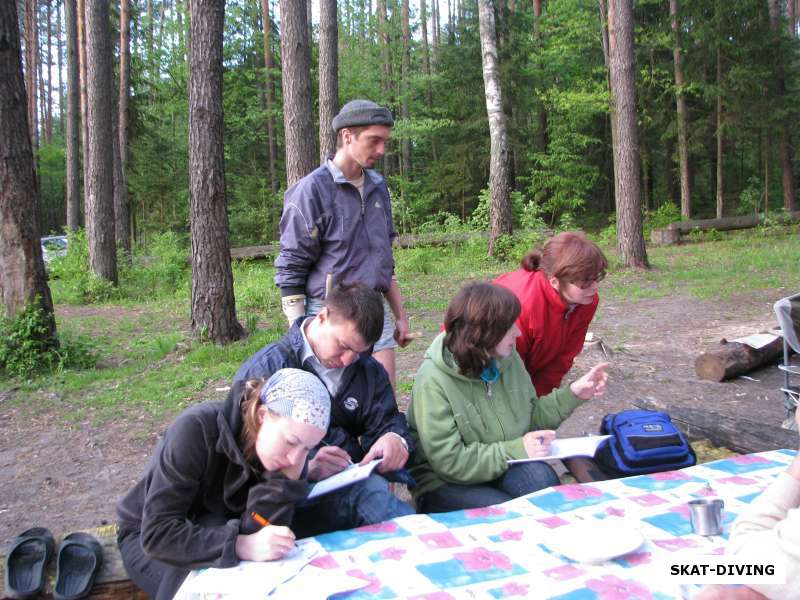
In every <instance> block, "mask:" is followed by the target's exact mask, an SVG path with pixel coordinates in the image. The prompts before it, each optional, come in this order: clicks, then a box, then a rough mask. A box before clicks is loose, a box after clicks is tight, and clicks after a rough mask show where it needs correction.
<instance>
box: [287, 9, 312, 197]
mask: <svg viewBox="0 0 800 600" xmlns="http://www.w3.org/2000/svg"><path fill="white" fill-rule="evenodd" d="M280 6H281V60H282V62H283V70H282V73H283V77H282V79H283V81H282V84H283V129H284V133H285V136H286V185H288V186H291V185H292V184H293V183H295V182H296V181H298V180H299V179H301V178H302V177H303V176H305V175H306V174H307V173H310V172H311V171H312V170H313V169H314V168H315V167H316V166H317V161H316V152H315V150H314V138H313V137H312V136H311V135H309V133H310V132H311V131H313V125H312V123H311V74H310V69H311V53H310V48H309V46H308V21H307V20H306V4H305V2H298V1H297V0H281V4H280Z"/></svg>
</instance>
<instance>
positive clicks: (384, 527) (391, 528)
mask: <svg viewBox="0 0 800 600" xmlns="http://www.w3.org/2000/svg"><path fill="white" fill-rule="evenodd" d="M355 531H360V532H362V533H395V532H396V531H397V523H394V522H392V521H384V522H383V523H375V524H374V525H362V526H361V527H356V528H355Z"/></svg>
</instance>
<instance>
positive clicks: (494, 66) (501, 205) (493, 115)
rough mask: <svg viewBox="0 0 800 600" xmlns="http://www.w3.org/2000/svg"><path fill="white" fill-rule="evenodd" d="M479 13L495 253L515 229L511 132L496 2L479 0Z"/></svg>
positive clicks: (491, 237) (491, 240)
mask: <svg viewBox="0 0 800 600" xmlns="http://www.w3.org/2000/svg"><path fill="white" fill-rule="evenodd" d="M478 11H479V12H478V15H479V24H480V36H481V55H482V56H483V87H484V93H485V96H486V113H487V115H488V118H489V136H490V140H491V144H490V146H491V156H490V162H489V192H490V194H491V199H492V200H491V210H490V221H491V230H490V232H489V254H490V255H492V256H495V254H496V252H497V249H496V246H495V244H496V242H497V239H498V238H499V237H500V236H501V235H504V234H510V233H511V231H512V217H511V200H510V198H509V179H508V162H509V160H508V157H509V151H508V134H507V132H506V117H505V113H504V112H503V93H502V88H501V85H500V60H499V58H498V56H497V33H496V29H495V19H494V3H493V2H492V1H491V0H478Z"/></svg>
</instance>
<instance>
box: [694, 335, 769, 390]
mask: <svg viewBox="0 0 800 600" xmlns="http://www.w3.org/2000/svg"><path fill="white" fill-rule="evenodd" d="M782 358H783V338H781V337H778V338H776V339H774V340H773V341H771V342H770V343H769V344H767V345H766V346H763V347H762V348H758V349H756V348H751V347H750V346H748V345H747V344H742V343H741V342H729V341H728V340H726V339H725V338H723V339H722V340H720V345H719V346H717V347H716V348H714V349H713V350H710V351H708V352H703V353H702V354H701V355H700V356H698V357H697V358H696V359H695V361H694V370H695V373H697V376H698V377H699V378H700V379H707V380H709V381H723V380H725V379H730V378H731V377H735V376H736V375H742V374H744V373H749V372H750V371H752V370H754V369H758V368H759V367H763V366H764V365H769V364H773V363H776V362H779V361H780V360H781V359H782Z"/></svg>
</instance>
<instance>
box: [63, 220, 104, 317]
mask: <svg viewBox="0 0 800 600" xmlns="http://www.w3.org/2000/svg"><path fill="white" fill-rule="evenodd" d="M50 277H51V279H52V280H53V281H52V285H51V290H52V293H53V299H54V301H55V302H69V303H72V304H90V303H93V302H103V301H106V300H109V299H111V298H112V297H114V295H115V293H116V292H115V290H114V285H113V284H112V283H111V282H110V281H108V280H106V279H103V278H101V277H98V276H97V275H95V274H94V272H93V271H92V270H91V269H90V268H89V244H88V241H87V239H86V232H85V231H84V230H83V229H79V230H78V231H70V232H67V253H66V254H65V255H64V256H60V257H57V258H55V259H53V260H52V261H51V262H50Z"/></svg>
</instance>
